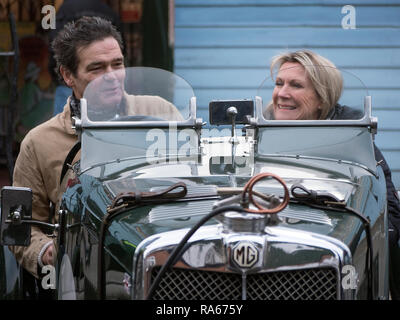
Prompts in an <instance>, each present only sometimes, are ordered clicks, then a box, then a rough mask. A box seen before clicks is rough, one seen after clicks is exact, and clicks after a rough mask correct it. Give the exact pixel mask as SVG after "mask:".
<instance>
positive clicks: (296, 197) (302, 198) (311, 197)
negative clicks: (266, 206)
mask: <svg viewBox="0 0 400 320" xmlns="http://www.w3.org/2000/svg"><path fill="white" fill-rule="evenodd" d="M290 192H291V194H292V196H293V197H291V198H290V200H291V201H294V202H301V203H305V204H316V205H334V206H342V207H343V206H346V202H345V201H344V200H339V199H338V198H337V197H336V196H334V195H333V194H331V193H328V192H317V191H315V190H309V189H307V188H306V187H304V186H303V185H302V184H299V183H296V184H293V185H292V187H291V188H290Z"/></svg>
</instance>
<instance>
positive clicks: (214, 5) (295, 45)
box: [174, 0, 400, 188]
mask: <svg viewBox="0 0 400 320" xmlns="http://www.w3.org/2000/svg"><path fill="white" fill-rule="evenodd" d="M348 4H351V5H352V6H353V7H354V8H355V19H356V20H355V22H356V29H343V28H342V19H343V18H344V17H345V16H346V15H347V14H348V12H347V13H342V8H343V6H345V5H348ZM299 48H308V49H311V50H314V51H316V52H318V53H319V54H321V55H323V56H326V57H327V58H329V59H330V60H332V61H333V62H334V63H335V64H336V65H337V66H338V67H340V68H346V69H347V70H349V71H351V72H352V73H354V74H356V75H357V76H359V77H360V78H361V79H362V80H363V82H364V83H365V84H366V86H367V87H368V89H369V92H370V95H371V96H372V101H373V115H374V116H377V117H378V120H379V123H378V127H379V128H378V135H377V137H376V144H377V145H378V147H379V148H380V149H381V150H382V152H383V153H384V156H385V157H386V160H387V162H388V163H389V165H390V167H391V169H392V172H393V180H394V182H395V184H396V187H397V188H400V123H399V121H400V0H396V1H395V0H386V1H378V0H353V1H351V3H349V2H348V1H339V0H325V1H317V0H300V1H295V0H282V1H267V0H247V1H246V0H175V50H174V55H175V73H177V74H178V75H181V76H182V77H183V78H185V79H186V80H187V81H188V82H189V83H191V84H192V86H193V87H194V90H195V94H196V96H197V100H198V106H199V108H200V112H199V116H201V117H203V119H204V120H206V121H208V112H207V110H208V102H209V101H210V100H212V99H236V98H242V99H243V98H248V99H251V98H254V96H255V92H256V89H257V87H258V86H259V85H260V83H261V82H262V80H263V79H264V78H265V77H266V76H267V75H268V66H269V62H270V59H271V57H272V56H274V55H276V54H278V53H280V52H282V51H286V50H296V49H299Z"/></svg>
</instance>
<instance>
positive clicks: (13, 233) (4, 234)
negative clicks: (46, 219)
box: [0, 187, 32, 246]
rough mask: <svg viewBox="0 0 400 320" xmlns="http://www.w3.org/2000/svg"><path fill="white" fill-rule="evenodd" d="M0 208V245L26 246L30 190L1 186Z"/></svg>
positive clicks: (30, 205) (28, 230)
mask: <svg viewBox="0 0 400 320" xmlns="http://www.w3.org/2000/svg"><path fill="white" fill-rule="evenodd" d="M0 209H1V211H0V216H1V225H0V245H9V246H28V245H29V244H30V240H31V226H30V224H29V222H30V221H31V219H32V190H31V189H29V188H22V187H3V188H2V189H1V208H0Z"/></svg>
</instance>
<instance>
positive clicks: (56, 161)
mask: <svg viewBox="0 0 400 320" xmlns="http://www.w3.org/2000/svg"><path fill="white" fill-rule="evenodd" d="M53 49H54V56H55V60H56V62H57V72H58V73H59V76H60V78H62V79H63V81H64V82H65V83H66V85H67V86H68V87H70V88H72V95H71V96H70V97H69V98H68V101H67V103H66V105H65V106H64V110H63V112H61V113H59V114H57V115H56V116H54V117H53V118H52V119H50V120H48V121H47V122H45V123H43V124H41V125H39V126H37V127H35V128H34V129H32V130H31V131H30V132H29V133H28V134H27V135H26V137H25V138H24V140H23V141H22V143H21V149H20V153H19V155H18V158H17V161H16V163H15V169H14V186H22V187H28V188H31V189H32V193H33V202H32V218H33V219H35V220H41V221H48V220H49V219H50V218H51V207H52V205H51V204H53V207H54V205H55V204H56V203H57V200H58V199H59V197H60V195H61V194H62V190H61V187H60V182H61V181H59V180H60V176H61V170H62V166H63V163H64V161H65V158H66V157H67V154H68V152H69V151H70V150H71V148H72V147H73V146H74V145H75V144H76V142H77V140H78V138H77V134H76V132H75V130H74V128H73V127H72V117H73V116H74V117H78V118H80V99H81V98H82V97H83V94H84V91H85V88H86V86H87V85H88V83H89V82H90V81H92V80H94V79H99V80H102V79H103V78H106V77H104V75H106V74H107V75H106V76H107V78H109V77H111V76H110V72H117V73H118V72H120V73H122V74H124V56H123V54H122V40H121V35H120V34H119V33H118V31H117V30H116V28H115V27H114V26H113V25H112V24H111V22H110V21H108V20H105V19H102V18H99V17H82V18H81V19H79V20H77V21H75V22H71V23H69V24H67V25H65V27H64V29H63V30H61V31H60V33H59V34H58V35H57V37H56V39H55V40H54V42H53ZM96 81H97V80H96ZM107 81H108V80H107ZM122 82H123V79H122ZM120 92H121V94H119V95H118V99H115V96H116V95H115V94H113V95H110V94H109V95H107V94H104V93H103V92H99V93H98V96H99V97H100V99H104V100H107V103H109V102H110V101H111V102H112V103H109V104H110V105H111V107H112V108H113V109H115V110H117V109H118V110H123V114H125V115H126V114H138V113H139V114H144V115H146V114H149V113H151V112H152V113H153V114H154V112H156V114H157V113H158V114H162V115H163V116H166V117H167V119H171V120H180V119H181V116H180V114H179V111H178V110H177V109H176V107H175V106H173V105H172V104H171V103H169V102H168V101H166V100H164V99H162V98H160V97H146V96H145V97H144V98H140V97H138V96H136V97H134V96H130V95H128V94H126V93H125V92H124V91H123V88H122V89H121V90H120ZM108 100H110V101H108ZM131 101H135V104H133V103H131ZM120 106H124V108H120ZM149 106H151V108H150V107H149ZM150 109H151V110H150ZM164 119H165V118H164ZM10 249H11V250H12V251H13V252H14V254H15V256H16V258H17V260H18V262H19V263H20V264H21V265H22V266H23V267H24V268H25V269H26V270H27V271H29V272H30V273H31V274H33V275H34V276H36V277H39V276H40V268H41V267H42V266H43V265H48V264H49V265H52V264H54V260H55V254H56V253H55V247H54V243H53V238H52V237H50V236H48V235H46V234H45V233H44V232H43V231H42V230H41V229H40V228H38V227H32V232H31V244H30V245H29V246H28V247H11V248H10Z"/></svg>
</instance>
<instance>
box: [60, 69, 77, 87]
mask: <svg viewBox="0 0 400 320" xmlns="http://www.w3.org/2000/svg"><path fill="white" fill-rule="evenodd" d="M60 73H61V76H62V77H63V79H64V82H65V84H66V85H67V86H68V87H70V88H72V87H73V86H74V77H73V75H72V72H71V71H69V70H68V69H67V68H65V67H63V66H60Z"/></svg>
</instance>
